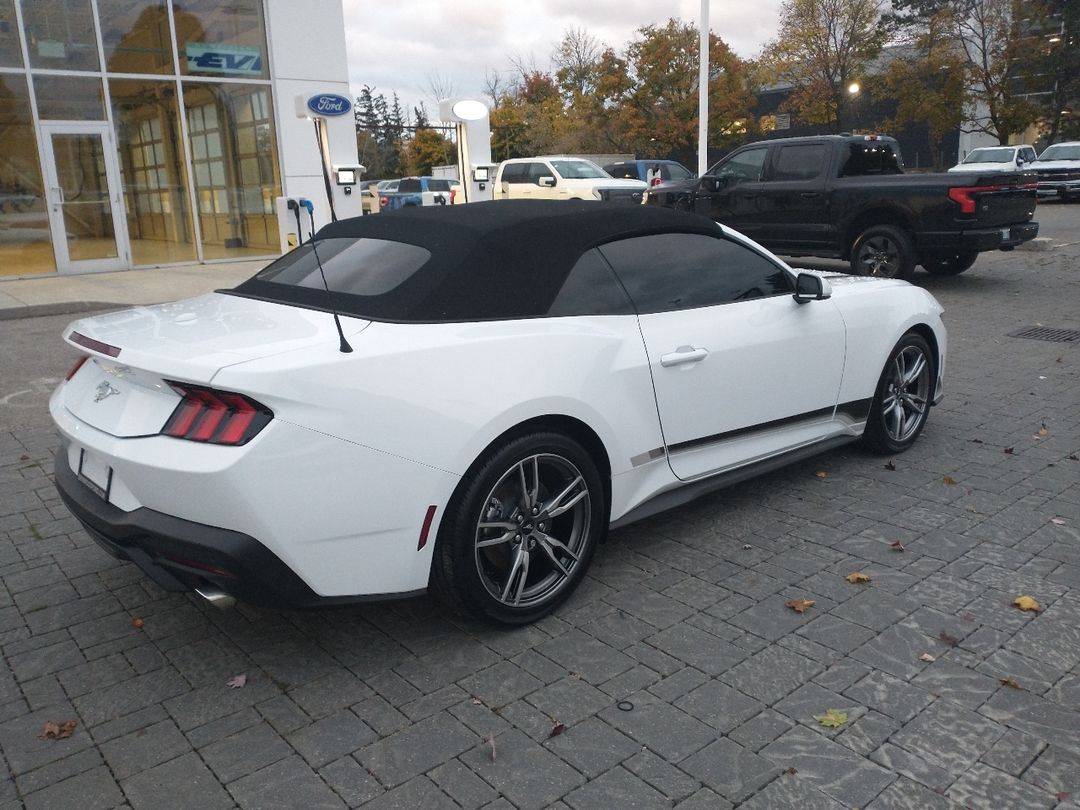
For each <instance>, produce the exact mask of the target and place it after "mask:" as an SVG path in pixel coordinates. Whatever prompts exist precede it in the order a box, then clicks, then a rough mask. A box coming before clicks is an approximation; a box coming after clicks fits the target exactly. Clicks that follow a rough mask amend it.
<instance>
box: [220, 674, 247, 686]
mask: <svg viewBox="0 0 1080 810" xmlns="http://www.w3.org/2000/svg"><path fill="white" fill-rule="evenodd" d="M225 685H226V686H228V687H229V688H230V689H243V688H244V687H245V686H246V685H247V675H245V674H244V673H240V674H239V675H233V676H232V677H231V678H229V680H227V681H225Z"/></svg>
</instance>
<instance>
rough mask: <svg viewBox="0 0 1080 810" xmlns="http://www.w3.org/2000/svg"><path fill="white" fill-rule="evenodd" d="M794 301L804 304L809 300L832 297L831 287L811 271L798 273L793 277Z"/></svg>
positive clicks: (821, 299)
mask: <svg viewBox="0 0 1080 810" xmlns="http://www.w3.org/2000/svg"><path fill="white" fill-rule="evenodd" d="M793 297H794V298H795V302H796V303H797V304H805V303H807V302H809V301H824V300H825V299H826V298H831V297H832V287H831V286H830V285H829V282H827V281H826V280H825V279H823V278H822V277H821V276H816V275H814V274H813V273H799V275H798V277H797V278H796V279H795V295H794V296H793Z"/></svg>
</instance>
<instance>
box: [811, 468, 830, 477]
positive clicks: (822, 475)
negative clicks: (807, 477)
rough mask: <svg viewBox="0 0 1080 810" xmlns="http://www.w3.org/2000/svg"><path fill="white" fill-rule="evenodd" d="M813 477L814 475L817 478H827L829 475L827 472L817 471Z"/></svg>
mask: <svg viewBox="0 0 1080 810" xmlns="http://www.w3.org/2000/svg"><path fill="white" fill-rule="evenodd" d="M814 475H816V476H817V477H818V478H828V477H829V474H828V473H827V472H825V471H824V470H818V471H817V472H816V473H814Z"/></svg>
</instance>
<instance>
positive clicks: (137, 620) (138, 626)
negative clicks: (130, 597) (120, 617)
mask: <svg viewBox="0 0 1080 810" xmlns="http://www.w3.org/2000/svg"><path fill="white" fill-rule="evenodd" d="M144 624H146V622H145V621H143V620H142V619H140V618H138V617H135V618H134V619H132V620H131V626H132V627H134V628H135V629H136V630H139V629H141V628H142V626H143V625H144Z"/></svg>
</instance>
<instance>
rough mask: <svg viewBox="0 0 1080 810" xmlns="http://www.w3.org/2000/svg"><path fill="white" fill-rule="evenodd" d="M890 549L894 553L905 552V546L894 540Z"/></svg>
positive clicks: (890, 544)
mask: <svg viewBox="0 0 1080 810" xmlns="http://www.w3.org/2000/svg"><path fill="white" fill-rule="evenodd" d="M889 548H891V549H892V550H893V551H903V550H904V544H903V543H901V542H900V541H899V540H893V541H892V542H891V543H889Z"/></svg>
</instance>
